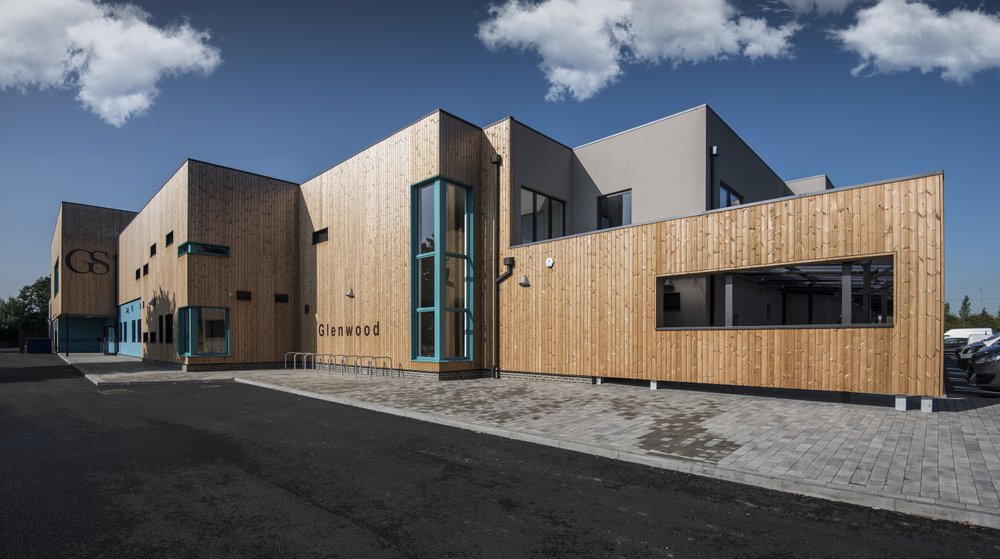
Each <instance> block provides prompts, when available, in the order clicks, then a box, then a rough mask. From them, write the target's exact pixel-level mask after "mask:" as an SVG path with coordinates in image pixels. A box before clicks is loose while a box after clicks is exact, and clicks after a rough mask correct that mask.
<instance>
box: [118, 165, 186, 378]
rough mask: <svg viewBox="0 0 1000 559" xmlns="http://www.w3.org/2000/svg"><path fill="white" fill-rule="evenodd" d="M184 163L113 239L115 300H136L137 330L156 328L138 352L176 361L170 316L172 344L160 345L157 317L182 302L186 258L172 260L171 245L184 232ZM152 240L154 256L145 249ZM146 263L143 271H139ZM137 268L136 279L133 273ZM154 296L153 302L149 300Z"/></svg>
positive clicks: (174, 250) (174, 253)
mask: <svg viewBox="0 0 1000 559" xmlns="http://www.w3.org/2000/svg"><path fill="white" fill-rule="evenodd" d="M190 164H191V163H190V162H185V163H184V164H183V165H181V168H180V169H178V170H177V172H176V173H174V175H173V176H171V177H170V179H168V180H167V182H166V183H165V184H164V185H163V187H162V188H160V190H158V191H157V192H156V194H155V195H153V198H152V199H150V201H149V202H147V203H146V206H145V207H144V208H143V209H142V211H140V212H139V215H137V216H136V217H135V219H134V220H133V221H132V223H131V224H130V225H129V226H128V227H127V228H126V229H125V231H123V232H122V234H121V237H120V238H119V252H120V255H121V256H120V264H119V270H120V272H119V278H118V304H119V305H122V304H124V303H127V302H129V301H133V300H135V299H141V300H142V307H141V312H140V316H141V317H142V331H143V332H153V331H155V332H156V334H157V335H156V343H147V344H143V355H144V356H145V357H147V358H149V359H154V360H157V361H168V362H172V363H179V362H180V361H181V360H180V359H179V358H178V356H177V344H176V342H177V332H176V320H174V324H175V326H174V332H172V336H171V338H172V339H173V342H174V343H172V344H166V343H163V340H164V339H165V337H164V334H165V332H160V331H159V315H161V314H162V315H165V314H176V313H177V309H178V308H179V307H182V306H185V305H186V304H187V282H186V281H185V278H186V277H187V260H186V259H185V258H177V245H178V244H180V243H183V242H184V241H185V240H186V239H187V236H188V168H189V166H190ZM171 231H173V244H172V245H171V246H169V247H168V246H165V239H166V235H167V233H169V232H171ZM154 243H155V244H156V256H152V257H151V256H150V255H149V252H150V247H151V246H152V245H153V244H154ZM147 264H148V266H149V273H148V275H143V274H142V268H143V266H145V265H147ZM136 270H139V279H138V280H137V279H136V277H135V273H136ZM154 299H155V303H154V305H152V306H150V305H149V303H150V301H153V300H154Z"/></svg>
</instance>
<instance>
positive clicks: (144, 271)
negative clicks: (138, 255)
mask: <svg viewBox="0 0 1000 559" xmlns="http://www.w3.org/2000/svg"><path fill="white" fill-rule="evenodd" d="M148 275H149V262H147V263H145V264H143V265H142V276H143V277H146V276H148Z"/></svg>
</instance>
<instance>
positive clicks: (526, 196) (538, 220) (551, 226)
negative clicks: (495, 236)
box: [521, 186, 566, 243]
mask: <svg viewBox="0 0 1000 559" xmlns="http://www.w3.org/2000/svg"><path fill="white" fill-rule="evenodd" d="M565 210H566V203H565V202H563V201H562V200H559V199H557V198H553V197H551V196H546V195H545V194H542V193H540V192H535V191H534V190H531V189H530V188H525V187H523V186H522V187H521V242H522V243H532V242H535V241H546V240H548V239H555V238H557V237H562V236H563V235H564V234H565V231H566V223H565V213H566V211H565Z"/></svg>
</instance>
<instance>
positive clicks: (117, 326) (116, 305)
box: [112, 254, 122, 355]
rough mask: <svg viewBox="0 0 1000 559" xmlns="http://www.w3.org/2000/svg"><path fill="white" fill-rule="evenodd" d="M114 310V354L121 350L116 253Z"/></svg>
mask: <svg viewBox="0 0 1000 559" xmlns="http://www.w3.org/2000/svg"><path fill="white" fill-rule="evenodd" d="M114 303H115V304H114V305H113V307H114V312H113V313H112V314H113V315H114V317H115V355H118V352H119V351H120V350H121V345H120V341H119V340H121V339H122V334H121V332H119V331H118V329H119V328H121V321H120V317H119V316H118V255H117V254H116V255H115V301H114Z"/></svg>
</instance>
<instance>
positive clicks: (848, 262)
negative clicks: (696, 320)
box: [653, 253, 898, 330]
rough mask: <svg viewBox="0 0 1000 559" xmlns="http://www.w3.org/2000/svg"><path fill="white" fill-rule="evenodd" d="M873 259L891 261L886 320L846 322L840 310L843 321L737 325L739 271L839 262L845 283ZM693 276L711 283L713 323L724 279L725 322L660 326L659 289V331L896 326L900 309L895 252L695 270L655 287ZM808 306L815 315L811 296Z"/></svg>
mask: <svg viewBox="0 0 1000 559" xmlns="http://www.w3.org/2000/svg"><path fill="white" fill-rule="evenodd" d="M874 260H888V261H889V265H888V267H889V271H890V274H891V276H890V278H891V283H892V289H891V292H889V297H888V302H887V303H884V305H885V306H883V309H887V313H886V315H884V317H883V322H854V320H853V317H849V318H847V320H846V322H845V319H844V314H843V312H842V313H841V322H840V323H808V324H768V325H740V324H738V316H739V315H737V314H735V313H733V312H732V311H733V310H735V305H734V303H733V300H732V298H733V295H732V287H731V285H732V281H733V280H732V278H733V277H735V276H736V275H738V274H740V273H747V272H754V271H766V270H772V269H780V268H786V269H787V268H794V267H799V266H802V267H806V266H814V265H819V266H836V265H840V266H841V267H842V272H841V277H842V282H843V283H842V285H851V283H850V280H849V279H848V278H850V277H852V274H853V272H852V266H854V265H858V264H862V265H863V263H864V262H866V261H867V262H871V261H874ZM866 274H867V272H866ZM877 277H878V276H877V275H876V277H875V279H876V280H877ZM690 278H705V279H706V280H707V282H708V287H707V288H706V289H707V291H708V301H707V302H706V303H707V304H706V309H707V312H708V320H709V321H711V322H714V321H715V311H716V309H715V306H714V304H713V303H714V302H715V298H714V297H712V296H711V294H712V293H714V291H715V290H716V287H715V282H717V281H722V282H723V283H724V284H725V285H724V287H723V297H722V300H721V303H722V304H723V305H725V307H726V308H725V309H724V310H723V313H722V315H723V324H722V325H715V324H713V325H701V326H660V324H659V318H660V315H661V312H662V310H661V308H660V305H661V304H663V303H665V298H662V297H659V295H660V292H659V291H656V293H655V294H656V295H657V296H656V297H654V298H653V300H654V301H655V302H656V305H657V308H656V312H654V313H653V315H654V317H655V318H654V324H655V327H656V330H795V329H814V330H830V329H838V328H894V327H895V326H896V324H897V323H896V312H897V306H896V291H897V288H898V283H897V277H896V255H895V254H894V253H885V254H870V255H863V256H860V255H859V256H855V257H853V258H847V259H843V258H838V259H833V260H810V261H803V262H788V263H780V264H772V265H769V266H754V267H752V268H735V269H730V270H717V271H711V272H704V273H695V274H672V275H664V276H656V278H655V279H654V281H655V284H654V290H658V289H659V286H660V285H661V284H662V283H663V282H664V280H667V279H690ZM865 281H867V280H865ZM883 281H884V280H883ZM850 293H851V299H849V300H848V301H850V303H849V304H848V307H843V305H844V304H845V303H844V302H843V295H841V306H842V309H844V308H851V307H850V305H852V304H853V297H854V296H855V295H856V294H857V291H856V290H855V289H854V288H852V289H851V291H850ZM889 303H891V307H889ZM809 308H810V310H809V314H810V315H811V314H812V310H811V309H812V298H811V297H810V301H809ZM787 310H788V309H787V308H785V307H784V305H783V307H782V313H781V314H782V320H783V321H784V320H785V318H784V316H785V313H786V312H787ZM766 312H767V313H768V314H770V313H771V312H772V309H767V311H766ZM845 312H846V311H845ZM726 318H729V321H730V324H725V320H726Z"/></svg>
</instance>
